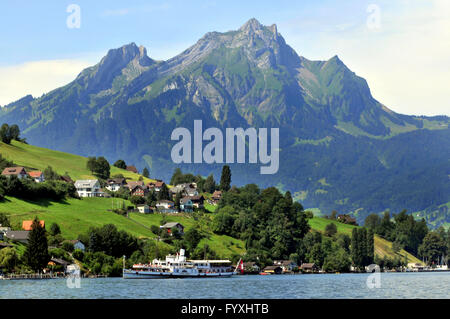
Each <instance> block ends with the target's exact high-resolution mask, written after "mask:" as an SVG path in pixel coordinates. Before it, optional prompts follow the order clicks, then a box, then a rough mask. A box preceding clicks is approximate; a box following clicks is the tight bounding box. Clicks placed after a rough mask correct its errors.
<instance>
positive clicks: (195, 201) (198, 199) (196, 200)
mask: <svg viewBox="0 0 450 319" xmlns="http://www.w3.org/2000/svg"><path fill="white" fill-rule="evenodd" d="M190 199H191V201H192V205H194V207H195V208H203V204H204V202H205V198H204V197H203V195H200V196H199V195H197V196H190Z"/></svg>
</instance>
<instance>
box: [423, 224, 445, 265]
mask: <svg viewBox="0 0 450 319" xmlns="http://www.w3.org/2000/svg"><path fill="white" fill-rule="evenodd" d="M446 253H447V243H446V242H445V240H444V238H442V237H441V236H440V235H439V233H438V232H434V231H433V232H429V233H428V234H427V235H426V236H425V238H424V239H423V242H422V244H421V245H420V246H419V255H420V256H422V257H424V258H426V259H427V261H428V264H429V265H431V264H437V263H438V261H439V258H441V257H442V256H443V255H445V254H446Z"/></svg>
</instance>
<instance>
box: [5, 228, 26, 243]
mask: <svg viewBox="0 0 450 319" xmlns="http://www.w3.org/2000/svg"><path fill="white" fill-rule="evenodd" d="M29 234H30V232H29V231H28V230H10V231H8V232H6V234H5V237H6V238H8V239H9V240H12V241H17V242H20V243H28V235H29Z"/></svg>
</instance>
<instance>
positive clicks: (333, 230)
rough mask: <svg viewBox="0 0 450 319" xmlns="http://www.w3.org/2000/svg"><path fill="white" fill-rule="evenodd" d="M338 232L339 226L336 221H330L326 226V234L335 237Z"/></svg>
mask: <svg viewBox="0 0 450 319" xmlns="http://www.w3.org/2000/svg"><path fill="white" fill-rule="evenodd" d="M336 233H337V227H336V225H335V224H334V223H330V224H328V225H327V226H326V227H325V236H328V237H333V236H334V235H336Z"/></svg>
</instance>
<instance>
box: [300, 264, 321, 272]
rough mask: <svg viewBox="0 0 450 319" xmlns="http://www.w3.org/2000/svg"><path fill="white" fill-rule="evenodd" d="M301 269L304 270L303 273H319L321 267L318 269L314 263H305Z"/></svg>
mask: <svg viewBox="0 0 450 319" xmlns="http://www.w3.org/2000/svg"><path fill="white" fill-rule="evenodd" d="M300 269H301V270H302V272H311V273H312V272H317V271H319V267H317V265H316V264H314V263H303V264H302V265H301V266H300Z"/></svg>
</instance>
